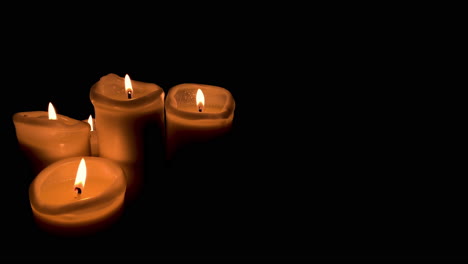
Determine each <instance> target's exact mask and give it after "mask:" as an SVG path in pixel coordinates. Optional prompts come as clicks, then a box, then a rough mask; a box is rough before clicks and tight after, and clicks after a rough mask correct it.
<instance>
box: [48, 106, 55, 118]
mask: <svg viewBox="0 0 468 264" xmlns="http://www.w3.org/2000/svg"><path fill="white" fill-rule="evenodd" d="M48 111H49V119H50V120H57V113H56V112H55V108H54V106H53V105H52V103H51V102H49V109H48Z"/></svg>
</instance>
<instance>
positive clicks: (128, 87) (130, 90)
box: [125, 74, 133, 99]
mask: <svg viewBox="0 0 468 264" xmlns="http://www.w3.org/2000/svg"><path fill="white" fill-rule="evenodd" d="M125 93H126V94H128V98H129V99H130V98H132V95H133V86H132V81H131V80H130V76H128V74H125Z"/></svg>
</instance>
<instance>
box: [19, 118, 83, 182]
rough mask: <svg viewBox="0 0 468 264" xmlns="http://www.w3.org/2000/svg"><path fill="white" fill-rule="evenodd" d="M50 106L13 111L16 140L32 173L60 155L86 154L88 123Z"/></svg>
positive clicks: (66, 156)
mask: <svg viewBox="0 0 468 264" xmlns="http://www.w3.org/2000/svg"><path fill="white" fill-rule="evenodd" d="M49 114H50V110H49V111H48V112H46V111H30V112H18V113H15V114H14V115H13V123H14V126H15V130H16V137H17V140H18V144H19V146H20V147H21V149H22V151H23V152H24V153H25V154H26V156H27V158H28V159H29V160H30V162H31V165H32V168H33V170H34V171H35V173H38V172H39V171H41V170H42V169H43V168H45V167H46V166H47V165H49V164H51V163H53V162H55V161H58V160H60V159H63V158H68V157H74V156H88V155H89V154H90V147H89V130H90V127H89V124H85V123H83V122H81V121H80V120H77V119H73V118H70V117H67V116H64V115H60V114H56V113H55V112H54V116H56V119H49Z"/></svg>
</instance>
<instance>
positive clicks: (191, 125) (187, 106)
mask: <svg viewBox="0 0 468 264" xmlns="http://www.w3.org/2000/svg"><path fill="white" fill-rule="evenodd" d="M197 98H198V100H197ZM200 100H201V101H200ZM234 109H235V101H234V98H233V97H232V94H231V93H230V92H229V91H228V90H227V89H225V88H223V87H219V86H213V85H206V84H195V83H184V84H179V85H176V86H173V87H172V88H170V89H169V91H168V93H167V96H166V99H165V110H166V157H167V158H168V159H171V158H172V157H173V156H174V155H175V154H176V152H177V151H178V150H179V149H180V148H183V147H184V146H186V145H187V144H191V143H194V142H204V141H208V140H211V139H214V138H217V137H219V136H221V135H224V134H225V133H227V132H228V131H230V130H231V127H232V121H233V118H234Z"/></svg>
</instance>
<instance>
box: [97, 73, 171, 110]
mask: <svg viewBox="0 0 468 264" xmlns="http://www.w3.org/2000/svg"><path fill="white" fill-rule="evenodd" d="M106 78H116V79H118V80H119V81H120V79H121V80H122V83H123V82H124V78H123V77H120V76H119V75H117V74H114V73H109V74H107V75H104V76H102V77H101V78H100V79H99V81H97V82H96V83H95V84H93V85H92V86H91V89H90V92H89V97H90V99H91V102H92V103H93V104H98V105H101V106H107V107H109V108H112V109H115V108H127V109H130V108H131V109H135V108H137V107H139V106H146V105H149V104H154V103H156V102H157V100H158V98H161V99H162V100H161V101H162V103H163V104H164V97H165V93H164V89H162V87H161V86H159V85H157V84H155V83H148V82H141V81H136V80H132V82H133V83H134V84H136V85H133V89H134V91H135V92H136V91H137V90H138V86H139V85H147V86H150V87H153V88H154V91H151V92H149V93H147V94H145V95H144V96H137V97H134V98H132V99H127V98H126V97H125V98H122V99H114V98H112V97H109V96H107V95H105V94H103V93H101V92H99V91H98V87H100V85H101V84H102V81H104V80H105V79H106ZM122 87H124V86H122ZM122 89H123V88H122ZM110 105H112V106H110ZM162 106H163V105H162Z"/></svg>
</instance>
